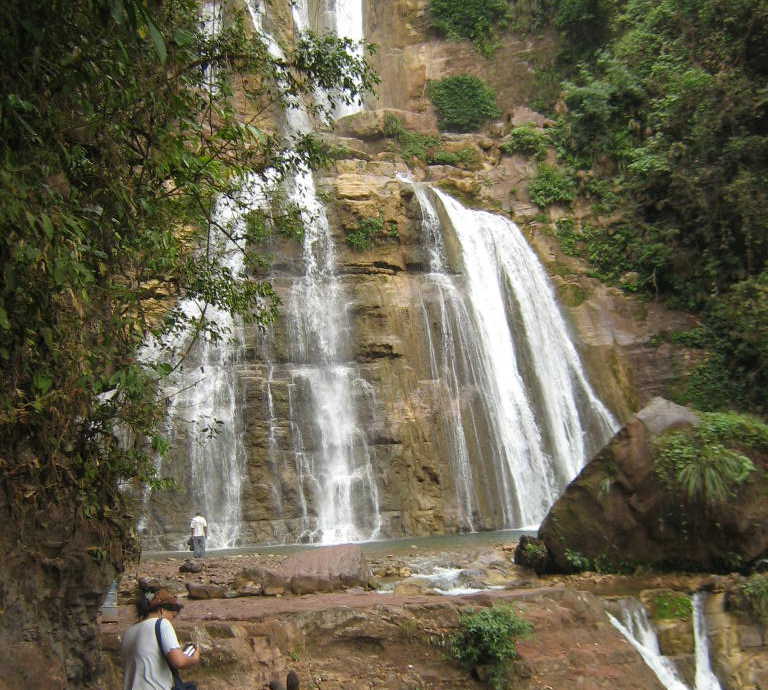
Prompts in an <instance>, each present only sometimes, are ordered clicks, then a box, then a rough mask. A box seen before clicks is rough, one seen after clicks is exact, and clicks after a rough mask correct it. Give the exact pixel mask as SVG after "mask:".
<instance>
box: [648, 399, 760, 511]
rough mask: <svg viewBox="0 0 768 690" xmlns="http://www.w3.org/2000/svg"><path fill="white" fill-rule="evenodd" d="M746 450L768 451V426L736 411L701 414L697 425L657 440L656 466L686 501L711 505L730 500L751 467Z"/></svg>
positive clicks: (667, 485)
mask: <svg viewBox="0 0 768 690" xmlns="http://www.w3.org/2000/svg"><path fill="white" fill-rule="evenodd" d="M745 450H754V451H759V452H765V451H766V450H768V425H766V424H764V423H763V422H761V421H759V420H758V419H756V418H754V417H748V416H746V415H739V414H736V413H716V412H710V413H702V415H701V423H700V424H699V425H698V426H696V427H693V428H691V429H684V430H680V431H672V432H669V433H666V434H664V435H663V436H662V437H661V438H660V439H658V441H657V447H656V464H655V470H656V473H657V474H658V475H659V477H660V479H661V480H662V482H663V483H664V485H665V486H666V487H667V488H668V489H669V490H670V491H672V492H673V493H675V494H677V495H679V496H681V498H683V499H684V500H686V501H689V502H691V503H696V504H699V505H702V506H704V507H714V506H718V505H721V504H723V503H725V502H726V501H727V500H728V499H730V498H732V497H733V496H734V495H735V494H736V492H737V491H738V488H739V486H741V484H743V483H744V482H745V481H746V480H747V479H748V478H749V475H750V474H751V473H752V472H754V471H755V466H754V464H753V463H752V461H751V460H750V459H749V458H748V457H747V456H746V455H744V452H743V451H745Z"/></svg>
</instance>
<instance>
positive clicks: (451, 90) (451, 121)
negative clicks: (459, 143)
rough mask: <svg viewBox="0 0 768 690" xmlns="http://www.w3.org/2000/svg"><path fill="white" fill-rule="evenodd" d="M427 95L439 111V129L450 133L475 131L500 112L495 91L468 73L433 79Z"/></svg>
mask: <svg viewBox="0 0 768 690" xmlns="http://www.w3.org/2000/svg"><path fill="white" fill-rule="evenodd" d="M427 95H428V96H429V98H430V99H431V101H432V103H433V104H434V106H435V109H436V110H437V118H438V124H439V125H440V129H444V130H447V131H449V132H473V131H476V130H477V129H479V128H480V126H481V125H483V124H485V123H486V122H488V121H489V120H492V119H494V118H497V117H499V115H501V111H500V110H499V108H498V106H497V105H496V93H495V92H494V90H493V89H492V88H491V87H490V86H488V85H487V84H486V83H485V82H484V81H483V80H482V79H479V78H478V77H473V76H471V75H469V74H460V75H457V76H454V77H446V78H445V79H440V80H438V81H431V82H429V85H428V87H427Z"/></svg>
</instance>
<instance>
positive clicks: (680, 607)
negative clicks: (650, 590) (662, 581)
mask: <svg viewBox="0 0 768 690" xmlns="http://www.w3.org/2000/svg"><path fill="white" fill-rule="evenodd" d="M692 616H693V604H692V603H691V598H690V597H689V596H688V595H687V594H680V593H679V592H662V593H660V594H657V595H656V596H655V597H654V598H653V617H654V618H655V619H656V620H691V618H692Z"/></svg>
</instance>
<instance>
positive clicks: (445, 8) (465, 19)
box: [429, 0, 510, 57]
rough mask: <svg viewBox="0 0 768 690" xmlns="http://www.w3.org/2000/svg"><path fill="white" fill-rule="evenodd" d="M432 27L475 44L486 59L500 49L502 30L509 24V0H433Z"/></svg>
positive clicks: (456, 38)
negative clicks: (498, 39) (497, 46)
mask: <svg viewBox="0 0 768 690" xmlns="http://www.w3.org/2000/svg"><path fill="white" fill-rule="evenodd" d="M429 13H430V17H431V19H432V26H433V27H434V28H435V29H437V30H438V31H439V32H440V33H442V34H444V35H445V36H447V37H448V38H451V39H454V40H461V39H466V40H468V41H472V43H474V44H475V46H476V47H477V49H478V50H479V51H480V52H481V53H482V54H483V55H485V56H486V57H489V56H490V55H491V54H493V52H494V50H495V49H496V41H495V37H496V35H497V31H498V30H499V29H504V28H505V27H506V26H507V24H508V23H509V15H510V12H509V2H508V1H507V0H431V2H430V3H429Z"/></svg>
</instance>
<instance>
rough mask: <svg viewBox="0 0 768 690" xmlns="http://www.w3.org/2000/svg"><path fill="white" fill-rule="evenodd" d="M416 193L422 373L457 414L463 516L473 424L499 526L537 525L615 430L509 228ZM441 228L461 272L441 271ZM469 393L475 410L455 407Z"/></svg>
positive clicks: (441, 196) (497, 219)
mask: <svg viewBox="0 0 768 690" xmlns="http://www.w3.org/2000/svg"><path fill="white" fill-rule="evenodd" d="M416 195H417V199H418V201H419V203H420V205H421V209H422V219H423V220H422V224H423V227H424V230H425V239H426V240H427V242H428V246H429V247H430V259H431V265H430V274H429V275H430V279H431V281H432V283H433V284H434V285H435V286H436V287H437V292H438V296H439V298H438V300H437V301H438V305H439V308H438V311H439V313H440V317H439V319H437V321H438V323H439V324H440V327H439V333H437V334H436V335H435V340H436V341H437V345H435V344H431V348H430V349H431V350H432V352H433V354H432V360H433V367H434V368H435V369H436V370H437V371H438V373H439V375H440V377H441V379H442V381H443V383H444V385H445V387H446V388H447V390H448V391H449V396H450V397H451V398H452V399H453V401H454V402H453V405H452V407H451V408H450V409H451V414H453V415H455V416H456V417H457V419H458V418H460V420H459V421H460V423H458V424H456V425H455V426H456V427H457V429H456V430H455V431H454V432H453V434H454V439H453V447H454V453H455V456H456V459H455V462H456V463H457V465H458V479H457V487H458V492H459V494H460V495H461V497H462V501H461V502H463V504H464V506H465V509H470V507H471V505H472V501H471V499H470V496H471V494H472V491H473V490H474V491H475V492H477V491H478V490H479V488H478V487H474V489H473V488H472V486H471V481H472V473H471V470H470V464H469V460H468V455H469V449H468V444H467V437H468V436H469V437H473V436H474V437H477V436H478V435H481V434H480V432H479V431H478V428H483V429H486V430H487V436H488V439H487V440H486V441H485V444H483V443H480V442H477V443H475V445H476V446H477V448H476V452H477V453H479V454H480V455H481V456H485V459H486V462H485V464H486V466H487V467H488V472H486V473H485V477H484V479H485V488H486V492H487V493H488V494H489V495H490V496H492V498H491V500H490V503H492V504H493V503H495V504H498V505H499V511H500V516H501V520H502V523H503V526H505V527H531V526H534V525H537V524H538V523H539V522H540V521H541V520H542V519H543V517H544V516H545V515H546V513H547V511H548V510H549V508H550V507H551V506H552V504H553V503H554V501H555V500H556V499H557V497H558V496H559V494H560V493H561V491H562V490H563V488H564V487H565V486H566V485H567V484H568V482H570V481H571V480H572V479H573V478H574V477H575V476H576V474H577V473H578V471H579V470H580V469H581V468H582V467H583V466H584V464H585V463H586V461H587V460H588V459H589V457H590V454H591V453H592V452H594V451H595V450H597V449H598V448H599V447H600V446H601V445H602V444H603V443H604V442H605V441H606V440H607V439H608V438H610V436H611V434H612V433H613V432H614V431H615V429H616V428H617V424H616V422H615V420H614V419H613V417H612V416H611V414H610V413H609V412H608V410H607V409H606V408H605V406H604V405H603V404H602V402H601V401H600V400H599V399H598V398H597V396H596V395H595V393H594V392H593V390H592V388H591V386H590V384H589V382H588V380H587V377H586V374H585V372H584V369H583V367H582V364H581V361H580V358H579V355H578V352H577V351H576V348H575V346H574V345H573V342H572V340H571V338H570V334H569V332H568V328H567V325H566V323H565V320H564V319H563V317H562V315H561V313H560V310H559V308H558V305H557V302H556V300H555V296H554V293H553V290H552V287H551V285H550V283H549V279H548V277H547V275H546V273H545V271H544V269H543V268H542V266H541V264H540V262H539V261H538V258H537V257H536V255H535V253H534V252H533V250H532V249H531V248H530V247H529V245H528V243H527V242H526V241H525V238H524V237H523V236H522V234H521V233H520V231H519V229H518V228H517V226H516V225H515V224H514V223H513V222H511V221H510V220H508V219H506V218H504V217H503V216H500V215H496V214H491V213H486V212H482V211H474V210H470V209H467V208H465V207H463V206H462V205H461V204H460V203H459V202H458V201H456V200H455V199H453V198H451V197H450V196H448V195H447V194H445V193H444V192H441V191H439V190H435V189H432V190H429V191H427V190H423V189H420V188H419V187H418V186H417V187H416ZM430 195H432V196H433V197H434V199H435V202H437V205H436V204H435V203H434V202H433V201H432V198H430ZM438 206H439V209H441V210H442V214H443V217H444V218H445V220H446V222H445V223H442V224H441V223H440V221H439V220H438V219H439V217H440V215H441V214H440V212H439V210H438ZM441 225H442V226H443V233H445V232H450V233H454V234H455V237H456V240H457V242H458V246H459V248H460V264H461V266H460V270H461V273H460V275H451V274H450V272H449V271H450V269H449V267H448V261H447V259H446V252H445V248H444V244H443V240H442V239H441V237H440V232H438V231H437V228H438V227H439V226H441ZM463 295H466V297H464V296H463ZM436 347H437V348H438V349H437V350H436ZM468 395H469V396H474V397H475V398H477V399H478V404H477V405H475V406H467V405H464V404H461V402H460V401H461V400H462V399H464V398H466V397H467V396H468ZM489 460H490V462H488V461H489ZM464 517H465V520H469V517H468V516H466V515H465V516H464Z"/></svg>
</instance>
